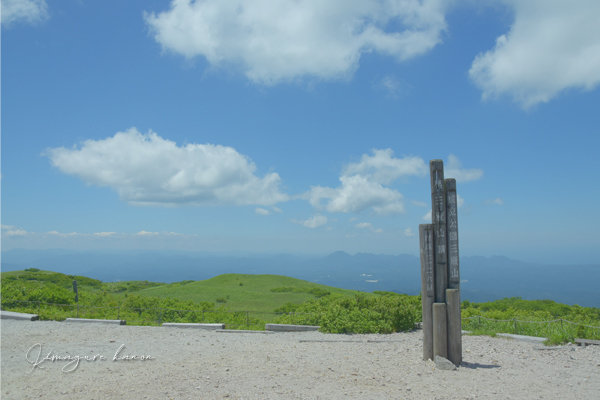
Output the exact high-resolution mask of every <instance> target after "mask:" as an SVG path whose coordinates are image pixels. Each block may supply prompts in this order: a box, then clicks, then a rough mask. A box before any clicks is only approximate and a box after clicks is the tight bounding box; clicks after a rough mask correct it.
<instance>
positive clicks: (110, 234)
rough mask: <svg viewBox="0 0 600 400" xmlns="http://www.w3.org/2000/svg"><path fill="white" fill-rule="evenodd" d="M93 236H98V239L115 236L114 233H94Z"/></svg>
mask: <svg viewBox="0 0 600 400" xmlns="http://www.w3.org/2000/svg"><path fill="white" fill-rule="evenodd" d="M94 235H95V236H100V237H108V236H112V235H116V232H96V233H94Z"/></svg>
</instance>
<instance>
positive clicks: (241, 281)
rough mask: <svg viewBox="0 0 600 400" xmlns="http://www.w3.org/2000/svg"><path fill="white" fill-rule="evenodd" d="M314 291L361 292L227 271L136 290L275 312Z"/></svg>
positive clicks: (161, 296)
mask: <svg viewBox="0 0 600 400" xmlns="http://www.w3.org/2000/svg"><path fill="white" fill-rule="evenodd" d="M273 289H275V290H276V291H273ZM315 289H317V290H315ZM311 292H313V293H317V294H318V293H323V294H324V293H325V292H330V293H331V294H341V295H350V296H354V294H355V293H359V292H358V291H354V290H346V289H339V288H334V287H331V286H325V285H320V284H317V283H312V282H308V281H303V280H300V279H295V278H290V277H287V276H282V275H249V274H224V275H219V276H216V277H214V278H211V279H207V280H204V281H183V282H176V283H171V284H166V285H161V286H155V287H151V288H147V289H142V290H140V291H138V292H136V294H138V295H141V296H151V297H160V298H167V297H168V298H175V299H179V300H193V301H195V302H201V301H208V302H210V303H213V302H217V304H225V305H227V306H228V307H229V308H230V309H231V310H233V311H243V310H252V311H260V312H272V311H273V310H274V309H276V308H278V307H281V306H283V305H284V304H286V303H293V304H300V303H302V302H304V301H305V300H307V299H310V298H315V297H318V296H315V294H313V293H311ZM365 294H366V295H372V294H371V293H365ZM217 300H220V301H219V302H218V301H217ZM223 300H224V301H225V302H223Z"/></svg>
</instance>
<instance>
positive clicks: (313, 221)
mask: <svg viewBox="0 0 600 400" xmlns="http://www.w3.org/2000/svg"><path fill="white" fill-rule="evenodd" d="M292 222H295V223H297V224H300V225H302V226H304V227H306V228H318V227H319V226H323V225H325V224H326V223H327V217H326V216H324V215H321V214H317V215H313V216H312V217H310V218H309V219H305V220H302V221H296V220H294V219H293V220H292Z"/></svg>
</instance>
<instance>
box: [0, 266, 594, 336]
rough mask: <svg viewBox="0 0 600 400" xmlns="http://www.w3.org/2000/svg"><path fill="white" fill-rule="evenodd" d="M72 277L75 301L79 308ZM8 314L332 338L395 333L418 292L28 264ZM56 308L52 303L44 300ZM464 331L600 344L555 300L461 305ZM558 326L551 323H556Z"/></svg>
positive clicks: (17, 279)
mask: <svg viewBox="0 0 600 400" xmlns="http://www.w3.org/2000/svg"><path fill="white" fill-rule="evenodd" d="M73 280H77V283H78V291H79V302H78V303H77V304H76V303H75V296H74V293H73ZM1 294H2V309H4V310H13V311H19V312H27V313H34V314H39V315H40V318H41V319H43V320H64V319H66V318H69V317H76V316H79V317H80V318H97V319H124V320H127V323H128V324H132V325H156V324H160V323H161V322H219V323H225V324H226V326H227V327H228V328H233V329H264V324H265V323H266V322H276V323H286V324H300V325H319V326H321V331H322V332H328V333H391V332H398V331H405V330H410V329H413V327H414V325H415V322H418V321H421V298H420V296H408V295H403V294H397V293H394V292H378V291H376V292H374V293H364V292H357V291H351V290H344V289H338V288H334V287H329V286H324V285H319V284H316V283H312V282H307V281H301V280H298V279H294V278H289V277H285V276H278V275H241V274H226V275H220V276H218V277H215V278H212V279H208V280H205V281H191V280H187V281H181V282H175V283H171V284H164V283H156V282H148V281H129V282H101V281H99V280H96V279H92V278H88V277H84V276H74V275H65V274H60V273H56V272H51V271H43V270H38V269H36V268H30V269H27V270H25V271H13V272H3V273H2V285H1ZM48 303H51V304H48ZM462 317H463V329H465V330H470V331H472V332H473V334H484V335H495V334H496V333H517V334H521V335H530V336H539V337H546V338H548V339H549V343H553V344H557V343H565V342H573V340H574V339H575V338H588V339H600V329H598V328H593V327H597V326H600V309H598V308H590V307H580V306H578V305H573V306H569V305H566V304H560V303H556V302H554V301H550V300H534V301H530V300H523V299H521V298H519V297H513V298H506V299H502V300H497V301H493V302H487V303H471V302H469V301H468V300H465V301H463V303H462ZM550 321H553V322H550Z"/></svg>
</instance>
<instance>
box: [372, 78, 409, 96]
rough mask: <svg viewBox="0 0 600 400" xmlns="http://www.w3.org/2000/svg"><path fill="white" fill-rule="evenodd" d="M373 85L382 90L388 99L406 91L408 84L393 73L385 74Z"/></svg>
mask: <svg viewBox="0 0 600 400" xmlns="http://www.w3.org/2000/svg"><path fill="white" fill-rule="evenodd" d="M374 87H375V89H379V90H382V91H384V92H385V93H386V97H387V98H388V99H397V98H398V97H400V95H403V94H405V93H407V92H408V85H407V84H406V83H405V82H404V81H403V80H400V79H398V78H397V77H396V76H395V75H385V76H384V77H383V78H381V79H379V80H377V81H376V83H375V85H374Z"/></svg>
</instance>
